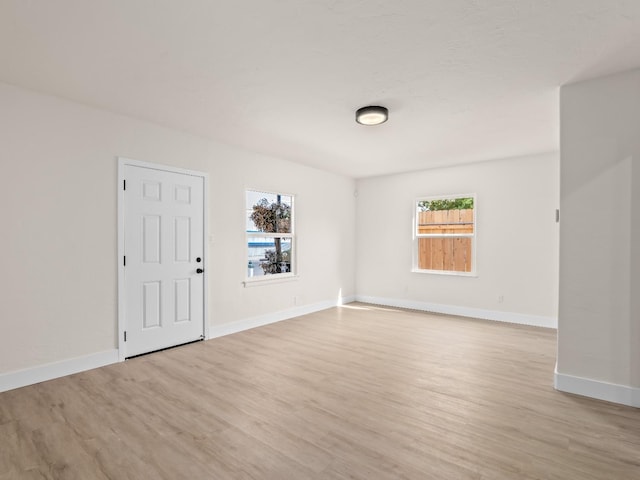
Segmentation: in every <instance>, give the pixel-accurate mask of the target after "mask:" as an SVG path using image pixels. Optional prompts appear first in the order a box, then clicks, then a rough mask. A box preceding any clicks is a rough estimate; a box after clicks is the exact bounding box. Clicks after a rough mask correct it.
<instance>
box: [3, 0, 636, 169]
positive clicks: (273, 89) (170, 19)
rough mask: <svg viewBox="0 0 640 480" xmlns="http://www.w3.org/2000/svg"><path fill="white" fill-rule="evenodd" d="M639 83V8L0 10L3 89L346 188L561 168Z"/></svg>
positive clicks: (72, 5) (461, 5)
mask: <svg viewBox="0 0 640 480" xmlns="http://www.w3.org/2000/svg"><path fill="white" fill-rule="evenodd" d="M635 67H640V1H638V0H393V1H391V0H244V1H230V0H228V1H223V0H217V1H216V0H91V1H86V0H56V1H49V0H1V1H0V81H3V82H5V83H10V84H14V85H19V86H23V87H26V88H30V89H34V90H37V91H42V92H46V93H50V94H53V95H57V96H60V97H64V98H67V99H70V100H74V101H77V102H81V103H84V104H87V105H92V106H96V107H100V108H103V109H106V110H110V111H113V112H118V113H122V114H126V115H130V116H133V117H137V118H140V119H145V120H148V121H151V122H155V123H158V124H161V125H165V126H168V127H171V128H173V129H177V130H181V131H186V132H189V133H193V134H196V135H200V136H204V137H207V138H211V139H215V140H217V141H221V142H224V143H227V144H231V145H236V146H239V147H242V148H246V149H250V150H252V151H255V152H260V153H263V154H267V155H272V156H276V157H280V158H285V159H288V160H292V161H296V162H299V163H303V164H307V165H311V166H314V167H318V168H321V169H324V170H329V171H333V172H338V173H341V174H345V175H348V176H352V177H356V178H361V177H368V176H374V175H383V174H389V173H395V172H405V171H412V170H420V169H425V168H433V167H440V166H445V165H452V164H460V163H469V162H475V161H483V160H488V159H494V158H505V157H511V156H520V155H527V154H532V153H540V152H549V151H556V150H558V137H559V114H558V112H559V105H558V98H559V86H560V85H563V84H566V83H570V82H574V81H577V80H581V79H586V78H591V77H596V76H601V75H604V74H608V73H613V72H618V71H622V70H627V69H631V68H635ZM368 104H374V105H375V104H379V105H383V106H386V107H388V108H389V110H390V117H389V121H388V122H387V123H385V124H383V125H379V126H375V127H371V126H362V125H359V124H357V123H356V122H355V121H354V114H355V113H354V112H355V110H356V109H357V108H359V107H362V106H364V105H368Z"/></svg>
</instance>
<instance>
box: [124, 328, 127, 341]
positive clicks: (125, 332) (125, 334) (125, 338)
mask: <svg viewBox="0 0 640 480" xmlns="http://www.w3.org/2000/svg"><path fill="white" fill-rule="evenodd" d="M124 341H125V342H126V341H127V331H126V330H125V331H124Z"/></svg>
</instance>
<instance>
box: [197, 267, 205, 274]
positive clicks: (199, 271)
mask: <svg viewBox="0 0 640 480" xmlns="http://www.w3.org/2000/svg"><path fill="white" fill-rule="evenodd" d="M202 272H204V270H203V269H201V268H197V269H196V273H202Z"/></svg>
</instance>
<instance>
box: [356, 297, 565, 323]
mask: <svg viewBox="0 0 640 480" xmlns="http://www.w3.org/2000/svg"><path fill="white" fill-rule="evenodd" d="M356 301H357V302H363V303H371V304H373V305H385V306H388V307H399V308H408V309H411V310H422V311H425V312H434V313H444V314H447V315H459V316H461V317H472V318H480V319H483V320H493V321H496V322H505V323H517V324H520V325H530V326H533V327H545V328H558V319H557V318H554V317H543V316H540V315H529V314H526V313H515V312H501V311H497V310H484V309H481V308H471V307H460V306H457V305H443V304H439V303H429V302H418V301H414V300H405V299H395V298H382V297H370V296H366V295H356Z"/></svg>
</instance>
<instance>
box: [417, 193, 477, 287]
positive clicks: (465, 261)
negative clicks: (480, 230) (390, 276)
mask: <svg viewBox="0 0 640 480" xmlns="http://www.w3.org/2000/svg"><path fill="white" fill-rule="evenodd" d="M475 204H476V199H475V195H451V196H442V197H427V198H420V199H418V200H416V203H415V232H414V236H415V242H414V249H415V252H414V259H415V261H414V270H415V271H419V272H432V273H454V274H459V275H465V274H466V275H473V274H475V234H476V215H475V206H476V205H475Z"/></svg>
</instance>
